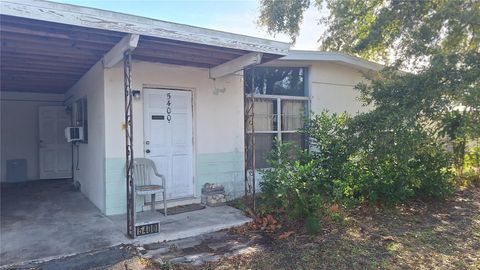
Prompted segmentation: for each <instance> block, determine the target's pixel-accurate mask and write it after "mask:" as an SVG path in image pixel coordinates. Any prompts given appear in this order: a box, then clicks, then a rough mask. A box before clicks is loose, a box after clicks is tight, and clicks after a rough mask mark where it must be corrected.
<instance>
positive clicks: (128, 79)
mask: <svg viewBox="0 0 480 270" xmlns="http://www.w3.org/2000/svg"><path fill="white" fill-rule="evenodd" d="M123 81H124V86H125V154H126V163H125V170H126V172H125V175H126V184H127V234H128V236H130V237H131V238H135V190H134V184H133V183H134V182H133V110H132V104H133V102H132V101H133V93H132V87H131V83H132V54H131V51H130V50H128V51H126V52H125V54H124V58H123Z"/></svg>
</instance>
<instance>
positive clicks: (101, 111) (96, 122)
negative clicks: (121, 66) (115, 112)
mask: <svg viewBox="0 0 480 270" xmlns="http://www.w3.org/2000/svg"><path fill="white" fill-rule="evenodd" d="M83 97H86V98H87V112H88V143H86V144H85V143H80V144H79V146H78V150H79V151H80V152H79V160H78V165H79V166H78V170H77V168H75V169H74V175H73V178H74V180H75V181H78V182H79V183H80V184H81V190H82V192H83V193H84V194H85V195H86V196H87V197H88V198H89V199H90V200H91V201H92V202H93V203H94V204H95V205H96V206H97V207H98V208H99V209H100V210H101V211H102V212H105V91H104V72H103V65H102V64H101V63H100V62H99V63H97V64H96V65H95V66H93V67H92V68H91V69H90V70H89V71H88V72H87V73H86V74H85V75H83V77H82V78H81V79H80V80H79V81H78V82H77V83H76V84H75V85H74V86H73V87H72V88H71V89H69V90H68V91H67V93H66V94H65V99H66V103H67V104H70V103H73V102H75V101H76V100H78V99H80V98H83ZM76 151H77V148H76V147H75V148H74V155H73V156H74V160H73V164H74V167H76V165H77V152H76Z"/></svg>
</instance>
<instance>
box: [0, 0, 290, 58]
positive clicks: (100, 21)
mask: <svg viewBox="0 0 480 270" xmlns="http://www.w3.org/2000/svg"><path fill="white" fill-rule="evenodd" d="M0 14H3V15H9V16H16V17H23V18H29V19H35V20H43V21H49V22H55V23H61V24H68V25H76V26H82V27H88V28H95V29H103V30H109V31H117V32H123V33H132V34H139V35H145V36H152V37H158V38H165V39H171V40H179V41H185V42H191V43H198V44H206V45H211V46H218V47H225V48H232V49H238V50H246V51H254V52H263V53H269V54H275V55H287V53H288V49H289V48H290V44H289V43H284V42H278V41H272V40H266V39H261V38H255V37H249V36H243V35H238V34H232V33H227V32H222V31H215V30H210V29H204V28H200V27H194V26H189V25H183V24H177V23H171V22H165V21H160V20H154V19H149V18H145V17H139V16H133V15H128V14H123V13H117V12H111V11H106V10H100V9H94V8H87V7H81V6H75V5H69V4H62V3H55V2H47V1H41V0H29V1H20V2H17V1H14V0H2V1H0Z"/></svg>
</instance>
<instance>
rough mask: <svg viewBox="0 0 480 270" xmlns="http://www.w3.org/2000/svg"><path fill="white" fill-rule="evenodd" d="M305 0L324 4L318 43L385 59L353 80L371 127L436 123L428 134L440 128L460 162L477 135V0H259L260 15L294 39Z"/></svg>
mask: <svg viewBox="0 0 480 270" xmlns="http://www.w3.org/2000/svg"><path fill="white" fill-rule="evenodd" d="M292 2H296V4H293V3H292ZM311 5H315V6H316V7H317V8H326V9H328V11H329V12H328V15H327V16H325V17H323V18H320V19H321V20H320V21H321V23H323V24H324V25H325V26H326V31H325V32H324V34H323V35H322V36H321V37H320V41H321V49H322V50H329V51H339V52H345V53H348V54H353V55H357V56H360V57H363V58H366V59H370V60H379V61H383V62H384V63H386V68H385V69H384V70H383V71H381V72H377V73H368V74H365V76H366V77H367V78H368V79H369V80H370V83H369V84H360V85H358V86H357V89H358V90H359V91H360V93H361V96H362V101H363V102H364V103H365V104H371V105H374V107H375V109H374V110H372V111H371V112H369V113H367V114H366V115H365V116H363V117H364V118H370V119H371V120H373V119H374V120H375V121H378V122H377V123H376V125H377V126H378V127H377V128H381V129H378V130H377V131H382V130H385V129H387V130H388V129H396V128H397V127H398V126H401V125H403V126H418V127H422V128H423V129H425V128H428V129H430V130H433V131H436V132H434V133H432V136H436V137H438V138H439V137H441V136H446V137H447V138H448V139H449V140H450V142H451V144H453V148H454V149H456V150H455V151H454V152H456V154H458V155H460V156H458V157H457V158H456V159H455V160H456V162H457V163H459V162H460V163H462V162H463V156H462V153H465V147H466V145H468V143H466V140H478V139H479V138H480V1H478V0H410V1H403V0H316V1H315V2H313V3H311V2H310V1H273V0H268V1H267V0H262V1H261V16H260V20H259V23H260V25H262V26H265V27H266V28H267V29H268V30H269V31H271V32H274V33H280V32H281V33H287V34H289V35H290V36H291V37H292V39H293V40H294V39H295V37H296V36H297V35H298V33H299V24H300V23H301V20H302V14H303V13H304V12H305V10H306V9H307V8H309V7H310V6H311ZM319 35H320V33H319ZM399 70H407V71H408V72H399ZM430 130H429V131H428V132H429V133H430ZM360 132H363V131H360ZM457 165H459V164H457ZM459 166H461V164H460V165H459Z"/></svg>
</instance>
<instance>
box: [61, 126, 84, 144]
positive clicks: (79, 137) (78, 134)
mask: <svg viewBox="0 0 480 270" xmlns="http://www.w3.org/2000/svg"><path fill="white" fill-rule="evenodd" d="M65 138H67V142H77V141H83V127H67V128H65Z"/></svg>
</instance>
